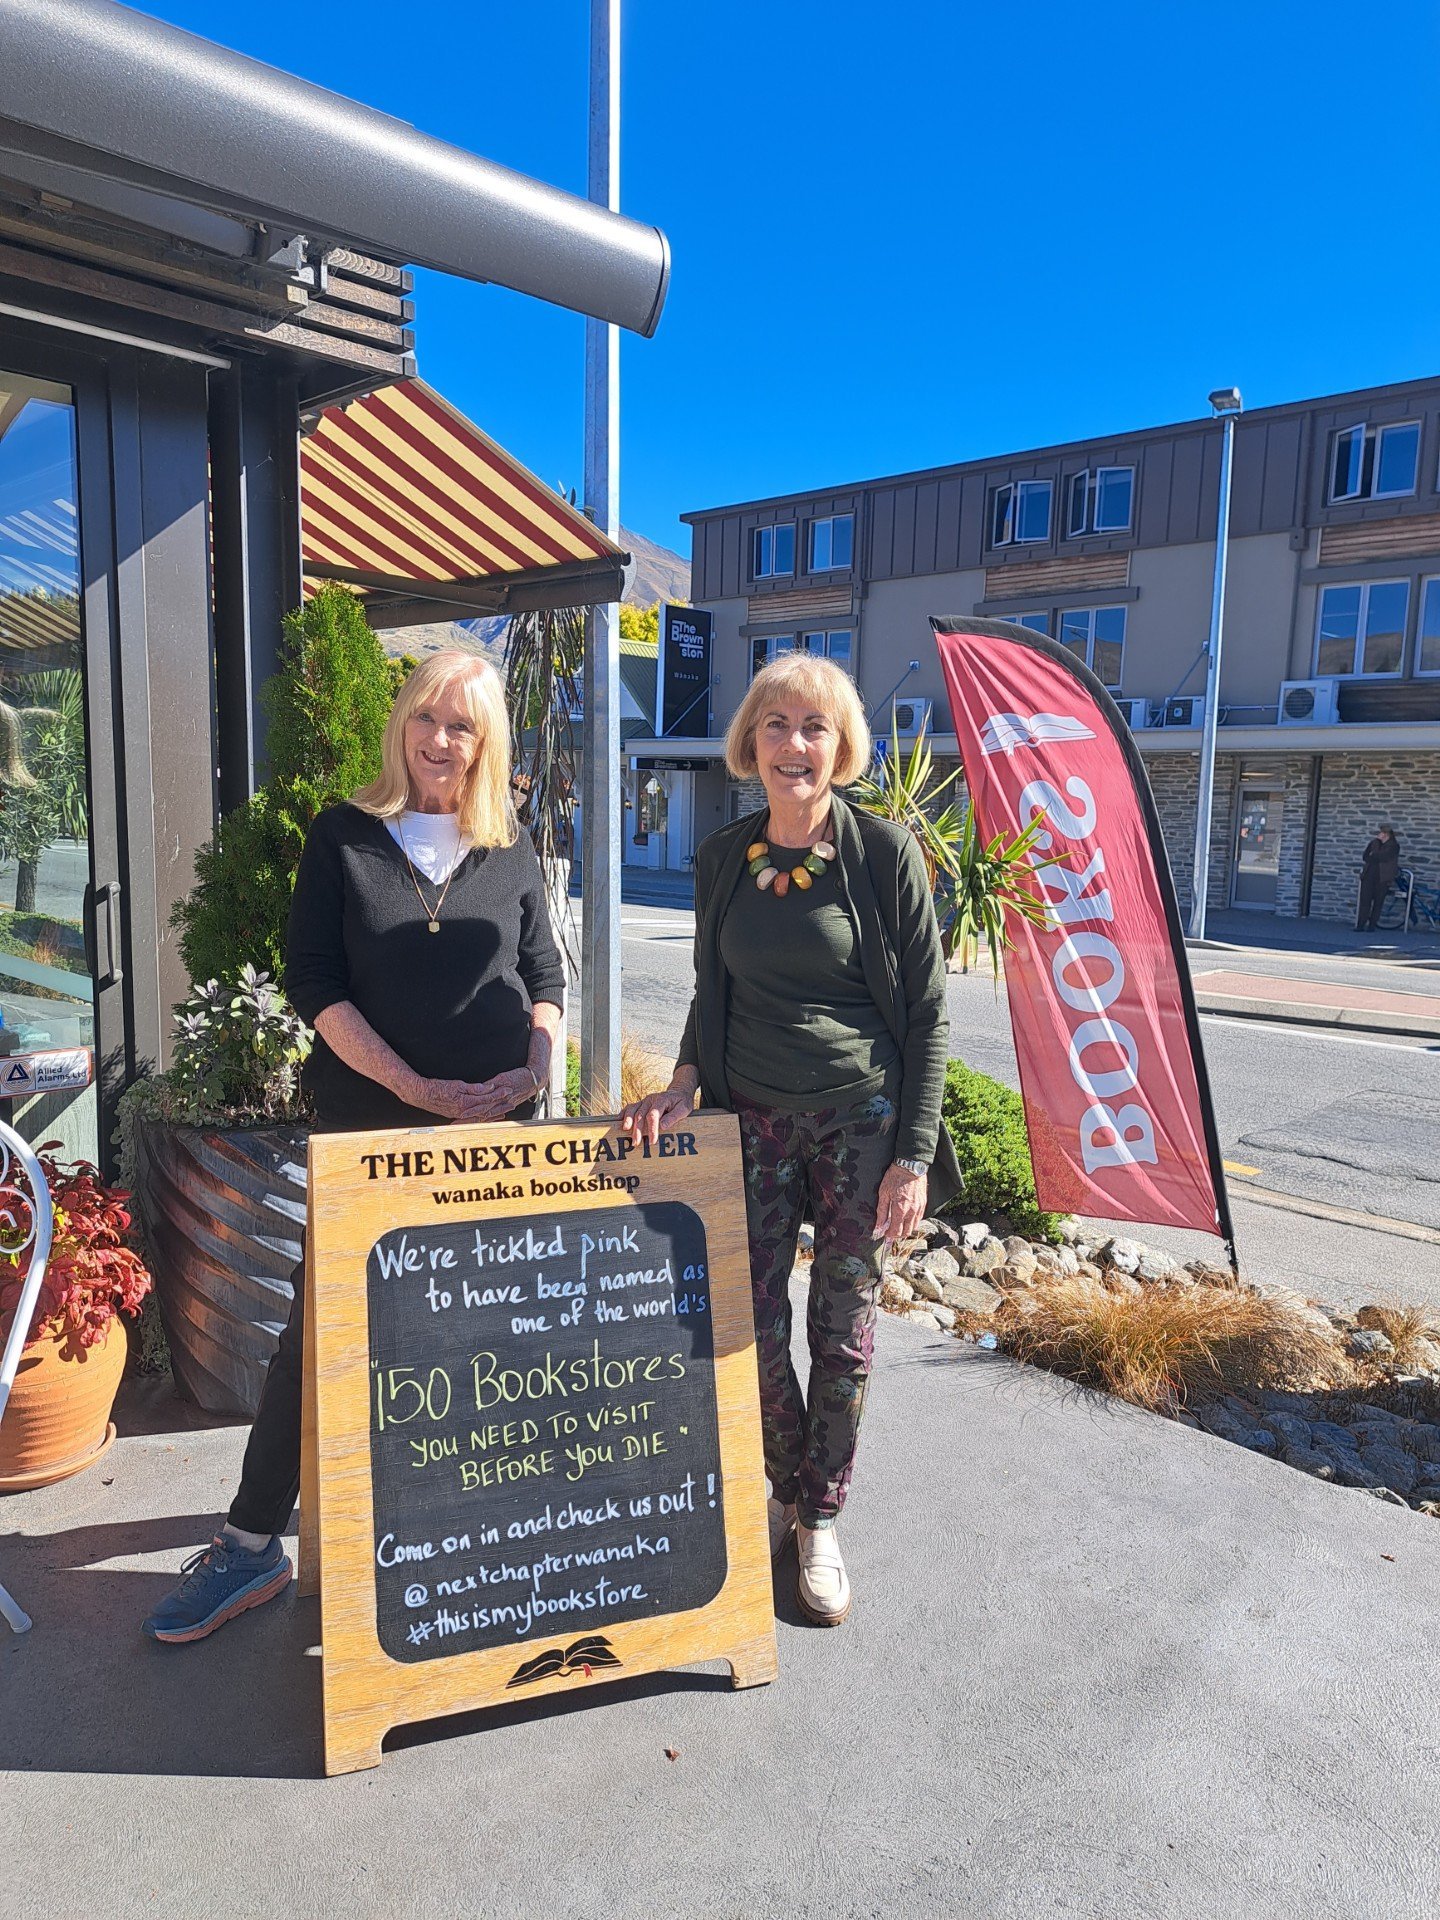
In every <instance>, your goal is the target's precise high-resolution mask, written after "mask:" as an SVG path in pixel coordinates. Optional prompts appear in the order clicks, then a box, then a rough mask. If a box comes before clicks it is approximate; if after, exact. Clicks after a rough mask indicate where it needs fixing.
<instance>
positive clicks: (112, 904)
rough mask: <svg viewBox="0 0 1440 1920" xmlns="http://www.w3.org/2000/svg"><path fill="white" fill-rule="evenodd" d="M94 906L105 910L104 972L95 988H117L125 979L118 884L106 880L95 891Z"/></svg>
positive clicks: (114, 881) (97, 980)
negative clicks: (121, 956) (121, 949)
mask: <svg viewBox="0 0 1440 1920" xmlns="http://www.w3.org/2000/svg"><path fill="white" fill-rule="evenodd" d="M95 904H96V906H97V907H99V906H101V905H102V904H103V906H104V909H105V972H104V975H103V976H101V977H98V978H97V979H96V982H95V984H96V986H97V987H118V986H119V984H120V982H121V981H122V980H123V979H124V978H125V970H124V968H123V967H122V966H121V964H120V882H119V881H118V880H107V881H106V882H105V884H104V886H103V887H97V888H96V889H95Z"/></svg>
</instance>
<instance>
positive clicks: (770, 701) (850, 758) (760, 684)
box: [725, 653, 871, 787]
mask: <svg viewBox="0 0 1440 1920" xmlns="http://www.w3.org/2000/svg"><path fill="white" fill-rule="evenodd" d="M791 701H804V702H805V704H806V705H807V706H809V707H811V708H813V710H814V711H815V712H816V713H823V714H824V715H825V717H826V719H827V720H829V721H830V723H831V724H832V725H833V727H834V728H835V731H836V732H837V733H838V734H839V736H840V745H839V747H838V748H837V749H836V753H835V771H834V773H833V774H832V775H831V780H832V782H833V784H834V785H835V786H837V787H848V786H849V785H850V782H851V781H852V780H858V779H859V778H860V776H861V774H862V773H864V771H865V769H866V768H867V767H868V766H869V764H870V754H871V742H870V724H869V722H868V721H867V720H866V718H865V709H864V707H863V706H862V705H861V703H860V695H859V694H858V693H857V692H856V689H855V682H854V681H853V680H852V679H851V678H850V676H849V674H848V673H846V672H845V670H844V668H843V667H837V666H836V665H835V662H834V661H833V660H826V659H824V658H823V657H822V656H821V655H819V654H814V653H785V654H782V655H781V656H780V658H779V659H778V660H772V661H771V663H770V665H769V666H768V667H762V668H761V669H760V671H759V673H757V674H756V676H755V678H754V679H753V680H752V681H751V682H750V691H749V692H748V693H747V694H746V696H745V698H744V699H743V700H742V701H741V702H740V705H739V707H738V708H737V709H736V713H735V718H734V719H733V720H732V721H731V722H730V726H729V729H728V730H727V732H726V735H725V764H726V766H727V767H728V768H729V769H730V771H731V773H732V774H734V776H735V778H736V779H737V780H753V779H754V777H755V773H756V760H755V735H756V733H757V731H758V730H759V726H760V722H761V720H762V719H763V718H764V716H765V715H766V714H767V713H770V712H771V711H772V710H773V709H775V708H776V707H781V706H786V705H788V704H789V703H790V702H791Z"/></svg>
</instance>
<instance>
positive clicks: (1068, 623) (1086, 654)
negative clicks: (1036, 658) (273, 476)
mask: <svg viewBox="0 0 1440 1920" xmlns="http://www.w3.org/2000/svg"><path fill="white" fill-rule="evenodd" d="M1060 644H1061V646H1062V647H1069V649H1070V651H1071V652H1072V653H1074V654H1078V655H1079V657H1080V658H1081V659H1082V660H1083V661H1084V662H1085V664H1086V666H1087V667H1089V669H1090V671H1091V672H1092V673H1093V674H1094V675H1095V676H1096V678H1097V679H1099V680H1100V682H1101V683H1102V684H1103V685H1104V686H1107V687H1109V688H1110V689H1111V690H1112V691H1113V690H1114V689H1115V688H1116V687H1118V686H1119V685H1120V675H1121V672H1122V669H1123V667H1124V664H1125V609H1124V607H1072V608H1070V609H1069V610H1068V611H1067V612H1065V613H1062V614H1061V616H1060Z"/></svg>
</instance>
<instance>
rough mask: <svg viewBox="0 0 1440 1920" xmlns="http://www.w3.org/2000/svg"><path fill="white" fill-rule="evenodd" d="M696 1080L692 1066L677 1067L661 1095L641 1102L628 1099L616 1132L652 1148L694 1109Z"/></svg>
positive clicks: (651, 1096) (658, 1094)
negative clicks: (625, 1134) (618, 1129)
mask: <svg viewBox="0 0 1440 1920" xmlns="http://www.w3.org/2000/svg"><path fill="white" fill-rule="evenodd" d="M699 1084H700V1082H699V1078H698V1076H697V1075H696V1072H695V1069H694V1068H693V1067H677V1068H676V1070H675V1075H674V1078H673V1079H672V1080H671V1082H670V1084H669V1086H668V1087H666V1088H665V1090H664V1092H663V1093H647V1094H646V1095H645V1097H644V1099H643V1100H632V1101H631V1102H630V1104H629V1106H628V1107H625V1108H624V1109H623V1110H622V1112H621V1114H620V1131H621V1132H622V1133H628V1134H629V1135H630V1137H631V1139H632V1140H648V1141H649V1142H650V1145H651V1146H652V1147H653V1146H654V1144H655V1142H656V1141H657V1140H658V1139H659V1138H660V1135H661V1134H662V1133H669V1132H670V1131H671V1130H672V1129H673V1128H675V1127H678V1126H679V1125H680V1124H681V1123H682V1121H685V1120H688V1119H689V1117H690V1115H691V1114H692V1113H693V1112H694V1110H695V1092H696V1089H697V1087H698V1086H699Z"/></svg>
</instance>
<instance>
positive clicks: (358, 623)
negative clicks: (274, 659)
mask: <svg viewBox="0 0 1440 1920" xmlns="http://www.w3.org/2000/svg"><path fill="white" fill-rule="evenodd" d="M395 690H396V673H395V669H394V667H393V665H392V663H391V662H390V661H389V660H388V659H387V658H386V655H385V650H384V648H383V647H382V646H381V644H380V642H379V640H378V639H377V637H376V635H375V634H374V632H373V631H372V630H371V627H370V624H369V622H368V621H367V620H366V618H365V614H364V610H363V609H362V607H361V605H360V602H359V600H357V599H356V597H355V595H354V594H353V593H351V592H350V590H349V589H348V588H347V587H342V586H337V585H334V584H331V583H327V584H326V585H324V586H322V587H321V588H320V589H319V590H318V591H317V592H316V593H315V594H314V595H313V597H312V598H311V599H309V600H308V601H306V603H305V605H304V606H303V607H301V608H300V609H299V610H298V611H297V612H294V613H290V614H287V615H286V616H285V639H284V644H283V646H282V649H281V655H280V667H279V671H278V672H277V673H276V674H275V675H274V676H273V678H272V679H270V680H268V681H267V682H266V684H265V686H264V687H263V688H262V689H261V695H260V698H261V702H262V704H263V706H264V709H265V715H266V719H267V721H268V723H269V727H268V733H267V736H266V749H267V757H268V761H269V777H268V778H267V779H266V781H265V784H264V785H263V786H262V787H261V788H260V789H259V790H258V791H257V793H256V794H255V797H254V798H253V799H252V800H247V801H246V802H245V804H244V805H243V806H239V807H236V808H234V809H233V810H232V811H231V812H230V813H227V814H226V815H225V817H224V819H223V820H221V822H220V826H219V829H218V831H217V833H216V835H215V838H214V839H213V840H212V841H208V842H207V843H206V845H205V846H203V847H202V848H201V849H200V851H199V852H198V853H197V854H196V856H195V886H194V888H193V889H192V891H191V892H190V894H189V895H188V896H187V897H186V898H185V899H184V900H181V901H179V902H177V904H176V906H175V909H174V912H173V913H172V915H171V923H172V925H174V926H175V927H176V928H177V930H178V931H179V934H180V953H181V957H182V959H183V960H184V962H185V965H186V968H187V970H188V971H189V974H190V978H191V979H192V980H193V981H195V982H196V984H197V985H198V984H202V983H203V982H205V981H206V980H217V979H228V978H230V977H231V976H233V974H234V973H235V972H236V970H237V969H238V968H239V967H241V966H243V965H244V963H245V962H246V961H249V962H250V964H251V965H252V966H254V967H256V968H257V969H259V970H260V971H262V972H265V973H268V974H270V976H271V977H272V978H274V979H278V978H279V977H280V975H281V969H282V968H283V966H284V961H285V923H286V919H287V918H288V916H289V912H290V895H291V893H292V891H293V890H294V886H295V870H296V868H297V867H298V866H299V864H300V851H301V848H302V847H303V846H304V844H305V835H306V833H307V832H308V830H309V827H310V823H311V821H312V820H313V819H314V818H315V816H316V814H317V813H319V812H320V810H321V809H322V808H323V807H328V806H333V805H334V804H335V802H336V801H339V800H346V799H348V798H349V797H350V795H351V794H352V793H354V792H355V790H356V788H357V787H361V786H363V785H364V784H365V782H366V781H367V780H373V779H374V777H375V775H376V774H377V773H378V772H379V770H380V742H381V739H382V737H383V735H384V732H385V722H386V720H387V718H388V717H389V713H390V707H391V704H392V702H393V700H394V697H395Z"/></svg>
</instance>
